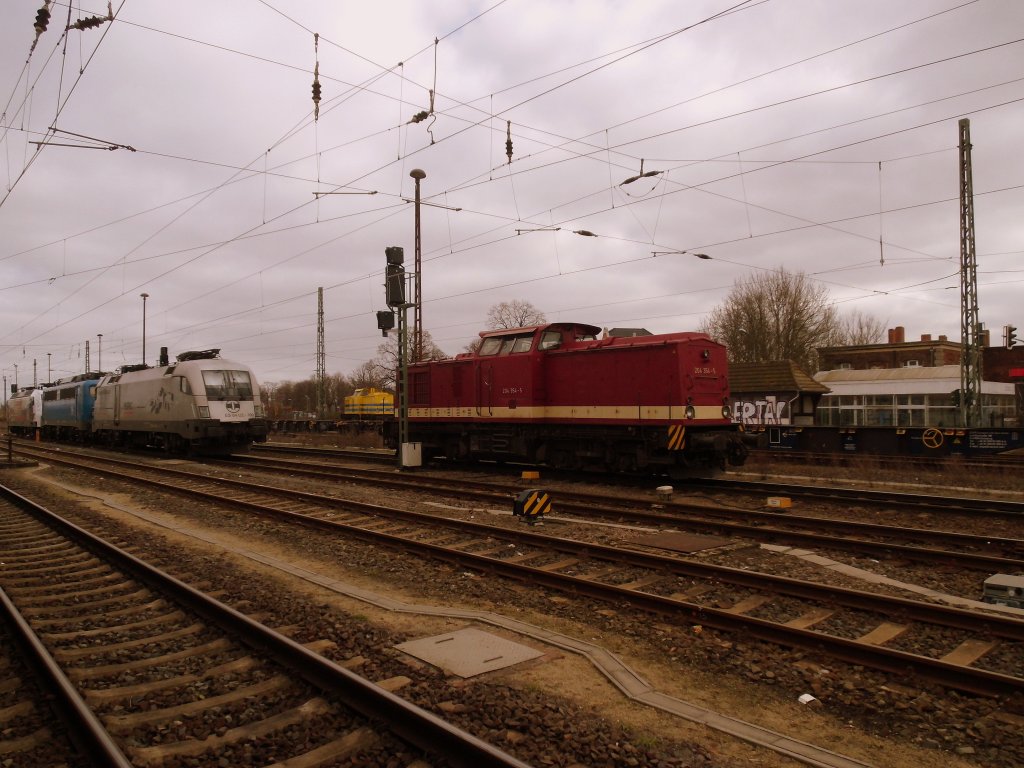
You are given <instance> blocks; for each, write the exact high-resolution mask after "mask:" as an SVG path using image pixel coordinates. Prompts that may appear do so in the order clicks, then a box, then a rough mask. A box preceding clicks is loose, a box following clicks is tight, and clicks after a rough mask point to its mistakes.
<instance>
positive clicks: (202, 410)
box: [199, 405, 210, 419]
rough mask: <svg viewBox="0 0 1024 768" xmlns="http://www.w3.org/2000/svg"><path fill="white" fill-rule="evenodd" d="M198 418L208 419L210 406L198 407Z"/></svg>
mask: <svg viewBox="0 0 1024 768" xmlns="http://www.w3.org/2000/svg"><path fill="white" fill-rule="evenodd" d="M199 418H200V419H208V418H210V406H208V405H200V406H199Z"/></svg>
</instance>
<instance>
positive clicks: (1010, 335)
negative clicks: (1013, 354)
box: [1003, 325, 1017, 349]
mask: <svg viewBox="0 0 1024 768" xmlns="http://www.w3.org/2000/svg"><path fill="white" fill-rule="evenodd" d="M1016 343H1017V326H1015V325H1004V326H1003V344H1005V345H1006V348H1007V349H1009V348H1010V347H1012V346H1013V345H1014V344H1016Z"/></svg>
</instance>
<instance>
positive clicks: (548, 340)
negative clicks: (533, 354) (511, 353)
mask: <svg viewBox="0 0 1024 768" xmlns="http://www.w3.org/2000/svg"><path fill="white" fill-rule="evenodd" d="M560 346H562V334H561V332H559V331H544V334H543V335H542V336H541V337H540V344H539V345H538V346H537V349H540V350H545V349H558V348H559V347H560Z"/></svg>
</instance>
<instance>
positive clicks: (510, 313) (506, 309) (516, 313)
mask: <svg viewBox="0 0 1024 768" xmlns="http://www.w3.org/2000/svg"><path fill="white" fill-rule="evenodd" d="M546 322H547V318H546V317H544V313H543V312H541V311H540V310H539V309H537V308H536V307H535V306H533V304H531V303H530V302H528V301H524V300H523V299H515V300H513V301H503V302H501V303H500V304H495V305H494V306H493V307H491V308H490V309H489V310H487V328H488V329H489V330H492V331H496V330H498V329H500V328H523V327H525V326H528V325H543V324H544V323H546Z"/></svg>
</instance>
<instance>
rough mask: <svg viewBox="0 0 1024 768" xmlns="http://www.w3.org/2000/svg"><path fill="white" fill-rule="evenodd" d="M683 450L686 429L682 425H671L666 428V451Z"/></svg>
mask: <svg viewBox="0 0 1024 768" xmlns="http://www.w3.org/2000/svg"><path fill="white" fill-rule="evenodd" d="M684 448H686V427H684V426H683V425H682V424H673V425H672V426H670V427H669V428H668V449H669V450H670V451H681V450H683V449H684Z"/></svg>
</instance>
